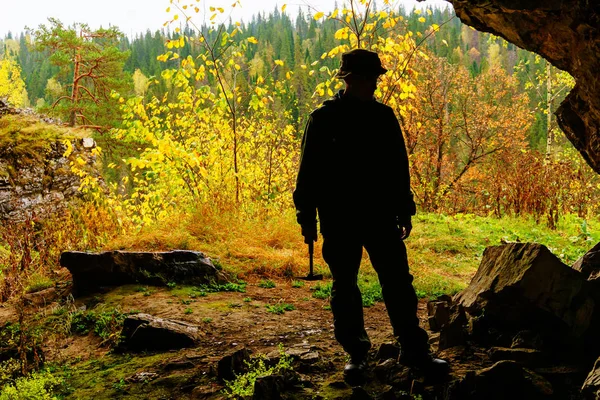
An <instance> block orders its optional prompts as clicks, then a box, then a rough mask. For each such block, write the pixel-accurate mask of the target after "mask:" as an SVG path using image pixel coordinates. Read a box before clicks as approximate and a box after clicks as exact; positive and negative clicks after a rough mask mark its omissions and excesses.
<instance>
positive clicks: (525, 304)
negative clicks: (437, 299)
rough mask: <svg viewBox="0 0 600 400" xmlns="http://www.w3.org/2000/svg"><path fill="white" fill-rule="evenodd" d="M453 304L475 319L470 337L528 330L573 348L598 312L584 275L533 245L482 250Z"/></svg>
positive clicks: (516, 244) (583, 335)
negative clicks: (476, 263) (475, 267)
mask: <svg viewBox="0 0 600 400" xmlns="http://www.w3.org/2000/svg"><path fill="white" fill-rule="evenodd" d="M455 301H456V302H457V303H458V304H460V305H461V306H463V307H464V308H465V310H466V311H467V313H468V314H469V316H470V317H471V318H474V319H476V321H475V322H476V324H477V325H479V327H478V328H479V332H478V335H475V336H479V337H481V336H482V332H483V331H484V330H486V329H487V330H488V331H489V330H496V331H497V332H500V333H501V334H502V335H504V339H505V340H504V341H507V342H510V341H511V340H512V337H513V336H514V334H515V333H516V332H518V331H522V330H532V331H535V332H539V333H542V334H544V335H545V336H547V337H548V338H552V339H553V340H558V343H562V344H564V343H567V342H569V341H572V340H574V341H572V343H573V344H576V343H577V342H576V341H577V340H578V339H581V338H583V337H585V335H586V334H590V329H589V328H590V327H592V326H593V321H594V318H596V316H595V314H598V313H597V312H595V311H597V310H596V307H595V302H594V299H593V297H592V295H591V285H590V284H589V283H588V282H587V281H586V280H585V279H584V277H583V276H582V275H581V274H580V273H578V272H577V271H574V270H573V269H571V268H569V267H568V266H566V265H565V264H563V263H562V262H561V261H560V260H559V259H558V258H557V257H556V256H554V255H553V254H552V253H551V252H550V251H549V250H548V249H547V248H546V247H545V246H543V245H540V244H534V243H510V244H505V245H502V246H494V247H488V248H487V249H486V250H485V251H484V254H483V259H482V261H481V265H480V266H479V269H478V270H477V273H476V274H475V276H474V277H473V279H472V280H471V283H470V284H469V286H468V287H467V288H466V289H465V290H463V291H462V292H461V293H459V294H458V295H456V296H455ZM481 327H483V328H481ZM509 333H510V337H508V336H507V334H509ZM502 335H497V336H498V337H501V336H502ZM440 341H441V339H440ZM555 344H556V343H555ZM501 345H502V344H501ZM505 345H506V346H510V343H505Z"/></svg>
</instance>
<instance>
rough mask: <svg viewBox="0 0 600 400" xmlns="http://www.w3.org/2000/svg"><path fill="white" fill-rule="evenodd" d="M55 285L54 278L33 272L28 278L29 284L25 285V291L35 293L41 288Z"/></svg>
mask: <svg viewBox="0 0 600 400" xmlns="http://www.w3.org/2000/svg"><path fill="white" fill-rule="evenodd" d="M53 286H54V282H53V281H52V279H50V278H49V277H47V276H45V275H41V274H33V275H31V276H30V277H29V279H28V280H27V286H25V293H35V292H39V291H40V290H44V289H48V288H51V287H53Z"/></svg>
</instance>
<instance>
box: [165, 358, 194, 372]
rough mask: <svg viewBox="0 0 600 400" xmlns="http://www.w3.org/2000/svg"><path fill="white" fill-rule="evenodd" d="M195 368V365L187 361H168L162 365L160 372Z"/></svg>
mask: <svg viewBox="0 0 600 400" xmlns="http://www.w3.org/2000/svg"><path fill="white" fill-rule="evenodd" d="M195 366H196V365H195V364H194V363H193V362H191V361H189V360H170V361H167V362H165V363H164V364H163V365H162V370H163V371H166V372H169V371H179V370H183V369H190V368H194V367H195Z"/></svg>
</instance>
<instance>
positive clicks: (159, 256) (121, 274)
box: [60, 250, 218, 296]
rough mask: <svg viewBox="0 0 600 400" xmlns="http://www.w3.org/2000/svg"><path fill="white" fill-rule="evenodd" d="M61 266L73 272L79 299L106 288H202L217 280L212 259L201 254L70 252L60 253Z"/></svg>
mask: <svg viewBox="0 0 600 400" xmlns="http://www.w3.org/2000/svg"><path fill="white" fill-rule="evenodd" d="M60 264H61V265H62V266H63V267H66V268H67V269H68V270H69V272H71V275H72V276H73V293H74V295H76V296H81V295H85V294H90V293H94V292H96V291H98V290H99V289H100V288H101V287H103V286H119V285H127V284H132V283H142V284H149V285H157V286H166V285H167V284H168V283H170V282H175V283H180V284H187V285H200V284H205V283H209V282H211V281H214V280H216V279H217V277H218V271H217V269H216V268H215V266H214V265H213V263H212V261H211V260H210V258H208V257H206V256H205V255H204V254H203V253H201V252H198V251H185V250H175V251H167V252H129V251H107V252H103V253H88V252H76V251H73V252H71V251H67V252H64V253H62V254H61V256H60Z"/></svg>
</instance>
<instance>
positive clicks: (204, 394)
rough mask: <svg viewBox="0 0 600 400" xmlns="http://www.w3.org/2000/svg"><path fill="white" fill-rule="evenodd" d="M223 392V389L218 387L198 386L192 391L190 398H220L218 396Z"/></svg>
mask: <svg viewBox="0 0 600 400" xmlns="http://www.w3.org/2000/svg"><path fill="white" fill-rule="evenodd" d="M221 391H222V389H221V388H220V387H219V386H216V385H204V386H196V387H195V388H194V389H192V392H191V393H190V397H191V398H192V399H197V400H204V399H206V400H208V399H214V398H218V395H219V393H220V392H221Z"/></svg>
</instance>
